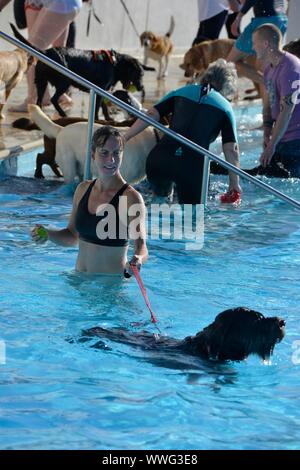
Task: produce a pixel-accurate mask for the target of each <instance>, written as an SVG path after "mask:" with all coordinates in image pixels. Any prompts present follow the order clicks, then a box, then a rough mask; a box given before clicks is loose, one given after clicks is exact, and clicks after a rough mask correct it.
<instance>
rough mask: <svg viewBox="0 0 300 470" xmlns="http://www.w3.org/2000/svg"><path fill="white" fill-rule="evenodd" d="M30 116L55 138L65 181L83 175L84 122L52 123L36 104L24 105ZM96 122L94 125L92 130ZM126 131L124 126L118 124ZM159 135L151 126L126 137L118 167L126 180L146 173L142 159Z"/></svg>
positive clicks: (57, 156) (138, 179)
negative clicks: (128, 137) (64, 124)
mask: <svg viewBox="0 0 300 470" xmlns="http://www.w3.org/2000/svg"><path fill="white" fill-rule="evenodd" d="M28 109H29V113H30V117H31V119H32V120H33V121H34V122H35V123H36V124H37V125H38V127H39V128H40V129H41V130H42V131H43V132H44V133H45V134H46V135H47V136H48V137H49V138H55V139H56V154H55V160H56V162H57V163H58V165H59V166H60V168H61V170H62V173H63V176H64V181H65V183H73V182H74V180H75V178H76V177H77V176H79V178H80V179H82V178H83V173H84V162H85V154H86V137H87V123H86V122H78V123H75V124H70V125H68V126H66V127H62V126H59V125H57V124H55V123H54V122H53V121H51V119H49V118H48V116H46V114H45V113H44V112H43V111H42V110H41V109H40V108H39V107H38V106H36V105H29V106H28ZM98 127H100V125H97V124H96V125H94V130H95V129H97V128H98ZM119 129H120V130H122V129H123V130H124V132H126V131H127V130H128V129H127V128H119ZM158 140H159V135H158V133H157V131H156V130H155V129H153V128H151V127H148V128H146V129H144V130H143V131H142V132H141V133H140V134H138V135H136V136H135V137H133V138H132V139H130V140H129V141H128V142H127V143H126V145H125V148H124V156H123V160H122V165H121V168H120V171H121V174H122V176H123V178H124V179H125V180H126V181H128V183H131V184H134V183H139V182H140V181H142V180H143V179H144V178H145V177H146V160H147V157H148V155H149V152H150V151H151V150H152V148H153V147H154V146H155V145H156V144H157V142H158Z"/></svg>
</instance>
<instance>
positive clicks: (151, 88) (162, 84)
mask: <svg viewBox="0 0 300 470" xmlns="http://www.w3.org/2000/svg"><path fill="white" fill-rule="evenodd" d="M140 59H141V57H140ZM181 62H182V56H179V55H175V56H173V57H172V59H171V60H170V64H169V75H168V77H167V78H166V79H164V80H157V79H156V72H145V76H144V86H145V90H146V100H145V104H144V105H145V107H146V108H147V107H149V106H150V105H152V104H153V103H155V102H157V101H158V100H159V99H160V98H161V97H162V96H163V95H165V94H166V93H167V92H169V91H171V90H173V89H176V88H179V87H181V86H184V85H185V83H186V79H185V78H184V76H183V71H182V70H181V69H180V68H179V64H180V63H181ZM149 65H151V66H154V67H156V68H157V63H156V62H153V61H150V62H149ZM240 84H241V89H245V87H247V86H249V84H250V87H251V82H249V81H248V80H246V79H245V80H241V81H240ZM117 88H121V84H120V86H119V87H117ZM26 91H27V84H26V79H23V81H22V82H21V84H19V85H18V86H17V87H16V88H15V89H14V90H13V92H12V94H11V96H10V97H9V100H8V103H7V105H6V106H5V107H4V110H3V111H4V114H5V119H4V120H2V121H0V161H1V160H3V159H6V158H7V157H10V156H13V155H18V154H20V153H22V152H23V151H25V150H31V149H34V148H35V147H39V146H41V145H43V139H42V137H43V134H42V132H40V131H30V132H28V131H23V130H20V129H15V128H14V127H12V123H13V122H14V121H15V120H16V119H19V118H21V117H29V116H28V114H27V113H12V112H8V109H7V108H9V106H11V105H15V104H19V103H21V102H22V101H23V100H24V98H25V96H26ZM137 98H138V99H139V94H137ZM72 99H73V102H74V104H73V106H72V108H71V109H70V111H69V112H68V115H69V116H77V117H78V116H80V117H87V114H88V105H89V95H88V94H87V93H84V92H81V91H79V90H77V89H74V88H73V90H72ZM44 111H45V112H46V114H48V115H49V116H50V117H51V118H53V117H57V114H56V111H55V109H54V107H53V106H52V105H51V106H49V107H47V108H45V109H44ZM101 117H102V116H100V118H101Z"/></svg>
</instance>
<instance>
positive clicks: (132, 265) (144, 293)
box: [130, 264, 157, 323]
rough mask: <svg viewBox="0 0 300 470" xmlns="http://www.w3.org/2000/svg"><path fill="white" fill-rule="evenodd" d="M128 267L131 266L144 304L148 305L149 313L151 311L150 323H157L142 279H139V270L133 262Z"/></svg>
mask: <svg viewBox="0 0 300 470" xmlns="http://www.w3.org/2000/svg"><path fill="white" fill-rule="evenodd" d="M130 267H131V269H132V272H133V274H134V276H135V278H136V280H137V283H138V285H139V286H140V289H141V292H142V294H143V297H144V299H145V302H146V305H147V307H148V308H149V310H150V313H151V321H152V323H157V320H156V317H155V315H154V312H153V310H152V308H151V305H150V302H149V299H148V295H147V292H146V289H145V286H144V284H143V281H142V279H141V276H140V272H139V270H138V268H137V267H136V266H135V265H134V264H131V265H130Z"/></svg>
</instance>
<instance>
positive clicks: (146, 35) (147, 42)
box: [140, 31, 155, 48]
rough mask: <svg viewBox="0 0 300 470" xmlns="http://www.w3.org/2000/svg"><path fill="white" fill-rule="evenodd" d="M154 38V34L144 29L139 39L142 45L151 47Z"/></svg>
mask: <svg viewBox="0 0 300 470" xmlns="http://www.w3.org/2000/svg"><path fill="white" fill-rule="evenodd" d="M154 40H155V35H154V34H153V33H152V32H151V31H144V32H143V33H142V34H141V35H140V41H141V46H142V47H148V48H149V47H151V45H152V43H153V41H154Z"/></svg>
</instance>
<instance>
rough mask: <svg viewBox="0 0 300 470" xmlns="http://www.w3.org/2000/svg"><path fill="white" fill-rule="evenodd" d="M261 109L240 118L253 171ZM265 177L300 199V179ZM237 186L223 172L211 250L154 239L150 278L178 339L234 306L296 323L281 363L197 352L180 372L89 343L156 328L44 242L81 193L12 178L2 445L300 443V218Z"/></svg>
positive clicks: (168, 328)
mask: <svg viewBox="0 0 300 470" xmlns="http://www.w3.org/2000/svg"><path fill="white" fill-rule="evenodd" d="M258 111H259V109H258V108H255V107H252V108H241V109H239V110H238V115H239V127H240V135H241V136H242V138H241V149H242V152H243V153H242V166H243V167H251V166H252V164H254V162H255V160H257V158H258V156H259V151H260V140H261V131H251V128H252V127H255V125H256V124H259V123H260V116H259V115H258ZM217 147H218V146H216V147H215V149H217ZM265 181H266V182H269V183H272V184H273V185H274V186H275V187H276V188H278V189H280V190H282V191H283V192H285V193H286V194H288V195H290V196H291V197H294V198H295V199H297V200H300V181H297V180H294V181H284V180H273V181H271V180H267V179H265ZM226 182H227V179H226V178H225V177H222V176H213V177H212V178H211V191H210V200H209V207H208V210H207V212H206V216H205V243H204V247H203V249H202V250H198V251H185V250H184V243H183V242H182V241H181V242H180V241H165V240H164V241H157V240H155V241H151V240H149V242H148V243H149V249H150V258H149V262H148V264H147V265H146V266H145V267H144V268H143V270H142V276H143V279H144V282H145V285H146V287H147V290H148V294H149V297H150V300H151V304H152V307H153V309H154V311H155V312H156V315H157V317H158V320H159V325H160V328H161V329H162V331H163V332H164V334H167V335H170V336H174V337H178V338H182V337H184V336H186V335H188V334H194V333H195V332H196V331H198V330H200V329H202V328H203V327H204V326H205V325H207V324H209V323H210V322H211V321H212V320H213V319H214V317H215V315H216V314H217V313H219V312H220V311H222V310H225V309H226V308H229V307H233V306H239V305H244V306H248V307H251V308H253V309H257V310H259V311H261V312H263V313H264V314H266V315H280V316H282V317H284V318H285V319H286V322H287V327H286V329H287V335H286V337H285V339H284V340H283V342H282V343H280V344H279V345H278V346H277V347H276V348H275V354H274V357H273V360H272V364H271V365H264V364H262V363H261V362H260V361H259V360H258V359H257V358H255V357H251V358H249V359H248V360H247V361H245V362H242V363H229V364H212V365H211V367H208V365H207V364H203V363H202V362H201V361H200V360H197V359H195V358H188V357H183V356H181V357H177V358H174V360H173V362H172V363H170V361H169V362H168V363H167V364H166V359H165V358H164V357H163V356H159V355H158V354H157V353H156V354H154V353H151V352H147V351H141V350H137V349H134V348H132V347H130V346H127V345H122V344H117V343H111V342H109V341H107V342H106V346H107V347H102V348H100V349H97V348H95V347H92V346H93V345H94V344H95V342H96V340H91V341H89V342H86V343H80V342H78V339H79V338H80V332H81V330H82V329H85V328H88V327H93V326H96V325H101V326H104V327H112V326H122V327H127V328H131V329H133V330H138V328H137V327H134V326H132V323H135V322H138V323H143V328H147V329H149V331H154V330H153V326H152V325H151V323H150V321H149V313H148V311H147V309H146V307H145V305H144V303H143V299H142V297H141V294H140V292H139V289H138V286H137V285H136V283H135V281H134V280H131V281H129V282H128V281H124V282H122V283H120V284H118V285H117V286H114V285H112V282H111V279H106V278H103V277H97V276H94V277H93V276H84V275H79V274H76V273H75V272H74V263H75V258H76V249H63V248H60V247H57V246H55V245H52V244H48V245H46V246H45V245H43V246H37V245H34V244H33V243H32V242H31V239H30V236H29V230H30V227H31V226H32V225H33V224H35V223H37V222H39V223H43V224H52V225H56V226H59V227H63V226H64V224H65V222H66V218H67V215H68V213H69V211H70V207H71V193H70V191H69V189H68V188H66V187H61V186H55V184H54V183H52V182H49V183H46V185H47V190H46V191H45V190H44V189H45V182H36V181H33V180H30V179H28V178H9V179H3V180H2V181H1V184H0V202H1V209H0V265H1V274H0V275H1V281H0V340H2V342H3V341H5V344H6V364H0V372H1V374H0V384H1V387H0V423H1V438H0V447H1V448H2V449H20V448H22V449H29V448H32V449H120V448H121V449H296V448H299V443H300V412H299V410H300V407H299V391H298V390H299V371H300V365H299V364H298V362H299V359H300V354H299V353H297V349H293V347H296V346H297V344H296V343H295V341H299V339H300V338H299V303H300V302H299V301H300V298H299V264H300V251H299V242H300V221H299V212H298V211H296V210H295V209H292V208H289V206H287V205H286V204H284V203H283V202H279V201H276V200H275V199H274V198H273V197H272V196H269V195H268V194H265V193H264V192H263V191H262V190H260V189H257V188H255V187H254V186H253V185H251V184H250V183H247V182H244V183H243V190H244V195H243V202H242V204H241V206H240V207H238V208H233V207H225V206H223V207H220V205H219V203H218V194H219V193H221V192H223V191H224V189H226ZM70 340H71V341H70ZM2 344H3V343H2ZM297 347H298V349H299V345H298V346H297Z"/></svg>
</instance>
